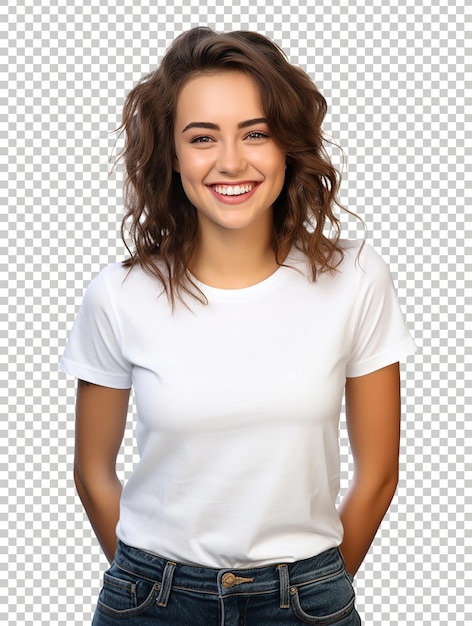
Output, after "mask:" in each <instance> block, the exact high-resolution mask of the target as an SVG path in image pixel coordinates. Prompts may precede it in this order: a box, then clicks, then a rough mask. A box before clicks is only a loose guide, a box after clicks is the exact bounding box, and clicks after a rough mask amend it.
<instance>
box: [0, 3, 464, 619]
mask: <svg viewBox="0 0 472 626" xmlns="http://www.w3.org/2000/svg"><path fill="white" fill-rule="evenodd" d="M208 4H209V6H205V3H199V2H197V1H196V0H191V1H190V2H189V1H186V0H175V1H174V0H172V1H170V0H167V3H166V2H165V0H158V1H157V2H149V3H147V4H146V3H144V2H142V1H141V0H135V1H134V2H128V1H127V0H118V1H117V2H114V3H113V2H110V1H108V2H107V1H106V0H82V1H81V2H77V3H74V2H71V1H69V2H68V1H66V0H43V1H42V2H39V1H37V0H16V1H15V2H13V1H11V2H8V3H7V4H5V3H2V7H1V15H2V30H3V36H4V41H5V45H4V48H3V51H2V52H3V55H4V60H3V65H2V72H3V83H2V87H3V88H4V89H5V93H4V96H3V98H2V116H3V117H2V137H3V138H5V143H2V158H3V164H4V167H3V168H2V172H5V176H4V178H3V179H2V180H3V181H5V184H4V185H3V186H2V189H4V190H5V192H4V194H3V196H2V198H3V199H4V203H3V206H4V207H5V209H4V210H2V222H3V223H4V227H3V228H2V229H1V235H2V237H3V240H4V244H3V246H2V250H1V253H2V255H3V259H2V278H1V290H2V304H1V332H2V339H3V340H4V341H2V352H1V354H2V370H1V371H2V382H3V383H4V384H3V385H2V395H1V399H2V409H3V410H2V420H1V424H2V443H1V454H2V456H1V469H2V500H1V502H2V509H1V511H2V517H1V524H2V527H1V528H2V530H1V542H2V543H1V546H2V549H1V552H2V555H4V556H3V557H2V558H3V563H6V564H7V571H5V569H6V568H5V567H2V575H1V579H2V606H1V607H0V622H1V623H5V624H9V625H10V624H11V625H13V624H15V625H16V624H18V625H21V624H29V625H31V624H35V625H38V624H48V625H51V624H61V625H65V624H67V625H68V626H70V625H72V624H77V625H79V624H87V623H89V622H90V618H91V615H92V611H93V607H94V604H95V601H96V596H97V593H98V590H99V587H100V584H101V575H102V571H103V569H104V568H105V567H106V560H105V558H104V556H103V555H102V554H101V552H100V549H99V547H98V544H97V541H96V540H95V538H94V536H93V533H92V531H91V528H90V526H89V523H88V521H87V519H86V517H85V514H84V512H83V509H82V506H81V504H80V502H79V500H78V497H77V496H76V494H75V489H74V485H73V481H72V459H73V445H74V443H73V428H74V417H73V413H74V395H75V383H74V381H73V380H69V379H66V377H65V376H64V375H62V374H59V372H58V368H57V363H58V360H59V357H60V354H61V353H62V350H63V348H64V345H65V342H66V337H67V333H68V331H69V330H70V327H71V325H72V322H73V320H74V317H75V314H76V311H77V308H78V306H79V304H80V302H81V299H82V295H83V291H84V288H85V286H86V285H87V284H88V283H89V281H90V280H91V278H92V277H93V276H94V275H96V274H97V273H98V272H99V270H100V269H101V268H102V267H104V266H105V265H107V264H109V263H111V262H114V261H116V260H119V259H121V258H123V256H124V249H123V246H122V244H121V243H120V241H119V223H120V219H121V211H122V203H121V181H120V176H119V175H117V176H113V177H111V178H109V177H108V170H109V166H110V163H109V159H110V157H111V156H112V155H113V153H114V150H115V148H114V138H113V137H112V136H111V135H110V134H109V132H110V131H112V130H113V129H114V128H115V127H116V126H117V124H118V122H119V120H120V115H121V107H122V104H123V100H124V96H125V94H126V92H127V91H128V90H129V89H130V88H131V87H132V86H133V85H134V84H135V83H136V81H137V80H138V79H139V78H140V77H141V76H142V75H143V74H144V73H147V71H148V70H150V69H151V68H153V67H155V66H156V64H157V63H158V62H159V59H160V58H161V56H162V53H163V51H164V50H165V48H166V47H167V45H168V44H169V43H170V42H171V40H172V39H173V38H174V37H175V36H176V35H177V34H179V33H180V32H182V31H183V30H187V29H188V28H190V27H192V26H196V25H198V24H202V25H210V26H212V27H214V28H215V29H216V30H220V31H224V30H233V29H239V28H244V29H250V30H258V31H260V32H262V33H265V34H267V35H269V36H270V37H272V38H273V39H275V40H276V41H277V42H278V43H279V44H280V45H281V46H282V47H283V48H284V49H285V50H286V51H287V53H288V55H289V57H290V59H291V60H292V62H294V63H296V64H300V65H301V66H303V67H304V68H305V69H307V70H308V71H309V73H310V74H311V75H312V76H313V78H314V79H315V82H316V83H317V85H318V86H319V87H320V89H321V90H322V92H323V93H324V95H325V97H326V98H327V101H328V103H329V114H328V117H327V121H326V130H327V131H328V132H329V134H330V135H331V136H332V137H333V138H334V139H335V140H337V141H338V142H339V143H340V144H341V145H342V146H343V148H344V150H345V152H346V155H347V166H346V169H345V174H344V184H343V192H342V200H343V202H344V203H345V204H346V205H347V206H348V207H349V208H350V209H351V210H354V211H357V212H358V213H360V214H361V215H362V216H363V217H364V218H365V220H366V222H367V224H368V226H369V231H370V241H371V243H373V245H374V247H375V248H376V249H377V250H378V251H379V252H380V253H381V254H382V256H383V257H384V258H385V260H386V261H387V262H388V263H389V264H390V268H391V270H392V273H393V275H394V278H395V280H396V285H397V289H398V294H399V298H400V301H401V304H402V307H403V311H404V314H405V316H406V319H407V322H408V325H409V327H410V329H411V330H412V333H413V335H414V337H415V339H416V341H417V343H418V345H419V348H420V349H419V351H418V353H417V354H416V356H415V357H410V358H409V359H408V360H407V362H406V363H405V364H403V366H402V372H403V390H404V419H403V443H402V478H401V483H400V486H399V489H398V492H397V495H396V498H395V500H394V503H393V505H392V507H391V509H390V512H389V514H388V516H387V518H386V519H385V521H384V522H383V524H382V527H381V530H380V531H379V533H378V536H377V538H376V540H375V542H374V544H373V546H372V548H371V550H370V553H369V554H368V556H367V558H366V560H365V564H364V565H363V567H362V569H361V571H360V572H359V574H358V576H357V592H358V607H359V612H360V613H361V614H362V615H363V618H364V623H365V624H368V625H382V626H386V625H388V624H391V625H409V624H415V625H416V626H417V625H419V624H425V625H426V624H427V625H431V624H434V625H444V626H446V625H448V626H450V625H451V624H466V623H467V622H468V623H472V607H471V597H472V589H471V578H472V576H471V569H472V559H471V552H472V528H471V526H472V521H471V493H470V486H471V482H472V481H471V475H470V471H471V452H472V442H471V425H470V421H469V423H467V420H468V418H469V420H470V400H471V393H470V388H471V383H470V379H469V381H468V385H467V384H466V380H467V378H466V372H467V371H468V372H469V373H470V369H471V368H470V365H471V358H470V353H471V348H470V341H471V326H470V310H469V313H468V318H467V315H466V288H467V280H468V288H469V289H470V287H471V284H470V279H471V275H470V268H471V266H470V263H471V257H470V239H469V242H468V245H469V247H468V248H467V236H469V238H470V221H471V217H470V194H469V195H468V196H467V195H466V193H465V189H466V184H465V181H466V160H465V155H466V146H465V138H466V136H467V131H468V132H469V135H468V136H469V141H470V136H471V135H470V132H471V123H470V121H471V120H470V110H471V109H469V118H468V119H467V118H466V95H467V94H466V78H467V76H466V71H467V65H466V56H465V55H466V46H465V38H466V32H467V30H469V35H470V22H471V13H472V9H471V5H470V2H466V3H465V4H467V5H468V6H467V7H465V6H464V3H461V2H449V3H447V2H445V1H444V0H439V1H438V0H436V1H435V2H434V3H430V2H427V1H426V0H416V1H415V0H402V1H401V2H399V1H398V0H391V1H390V2H386V1H385V0H382V1H379V0H370V1H366V2H354V1H353V0H349V1H348V0H329V2H328V1H327V0H323V1H319V2H318V1H317V2H314V1H313V0H298V2H297V1H296V0H295V1H294V0H291V1H290V0H275V1H273V2H267V5H266V6H264V5H263V4H262V3H260V2H257V3H256V2H254V1H252V0H240V1H238V0H235V1H234V2H230V1H229V0H218V1H216V2H215V1H213V2H212V1H211V0H210V1H209V2H208ZM431 4H433V5H434V6H430V5H431ZM468 62H469V71H470V63H471V59H470V57H469V59H468ZM468 79H469V81H470V79H471V76H470V73H469V75H468ZM469 87H470V82H469ZM468 96H469V102H468V103H469V107H470V104H471V101H470V91H469V93H468ZM468 155H469V169H468V172H467V173H468V179H467V180H468V189H469V191H470V180H471V179H470V155H471V149H470V143H469V147H468ZM333 158H334V159H335V161H336V162H339V159H340V157H339V154H338V153H336V152H335V153H334V154H333ZM467 204H468V210H467V209H466V205H467ZM467 222H469V224H468V225H467ZM345 224H346V234H347V235H348V236H352V237H360V236H362V232H361V231H359V230H358V229H357V226H356V223H355V222H354V221H353V220H351V219H346V220H345ZM467 227H468V228H469V230H468V231H467ZM467 254H468V255H469V256H467ZM467 263H468V264H469V265H468V266H467ZM467 272H469V274H468V275H467ZM469 296H470V291H469ZM467 324H469V326H467ZM466 334H467V336H468V341H469V347H468V354H466ZM132 417H133V416H132V411H130V425H129V428H128V429H127V433H126V438H125V442H124V446H123V451H122V455H121V457H120V470H121V473H122V476H123V477H125V476H126V475H127V474H128V473H129V471H130V469H131V467H132V465H133V462H134V460H135V450H134V447H133V440H132ZM341 437H342V445H343V458H344V463H343V488H345V486H346V481H347V476H348V471H349V461H348V457H347V438H346V434H345V430H344V428H343V430H342V432H341ZM467 472H469V474H467ZM467 490H469V491H467Z"/></svg>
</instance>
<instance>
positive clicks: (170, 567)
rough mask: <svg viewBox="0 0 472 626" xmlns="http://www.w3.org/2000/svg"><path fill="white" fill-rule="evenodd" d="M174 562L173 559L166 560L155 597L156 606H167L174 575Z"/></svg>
mask: <svg viewBox="0 0 472 626" xmlns="http://www.w3.org/2000/svg"><path fill="white" fill-rule="evenodd" d="M175 565H176V564H175V563H174V562H173V561H167V563H166V566H165V568H164V573H163V574H162V583H161V591H160V593H159V596H158V598H157V604H158V606H167V602H168V601H169V595H170V590H171V588H172V578H173V576H174V570H175Z"/></svg>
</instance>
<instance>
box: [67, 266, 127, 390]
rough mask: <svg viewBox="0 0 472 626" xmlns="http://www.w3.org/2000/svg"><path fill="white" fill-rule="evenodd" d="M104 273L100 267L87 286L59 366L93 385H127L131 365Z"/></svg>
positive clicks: (113, 386) (124, 387)
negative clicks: (127, 359) (124, 348)
mask: <svg viewBox="0 0 472 626" xmlns="http://www.w3.org/2000/svg"><path fill="white" fill-rule="evenodd" d="M107 274H108V272H107V270H104V271H103V272H102V273H101V274H99V275H98V276H97V277H96V278H95V279H94V280H93V281H92V282H91V283H90V285H89V286H88V288H87V290H86V292H85V295H84V299H83V302H82V305H81V307H80V309H79V312H78V314H77V317H76V320H75V322H74V325H73V327H72V330H71V332H70V335H69V340H68V342H67V345H66V349H65V351H64V354H63V356H62V358H61V361H60V364H59V369H60V370H61V371H63V372H65V373H67V374H70V375H72V376H75V377H76V378H78V379H80V380H85V381H87V382H91V383H95V384H97V385H103V386H104V387H112V388H117V389H128V388H130V387H131V371H132V367H131V364H130V363H129V362H127V361H126V359H125V358H124V357H123V353H122V349H121V345H122V342H121V336H120V331H119V324H118V320H117V317H116V314H115V311H114V308H113V303H112V298H111V296H110V286H109V285H108V281H107Z"/></svg>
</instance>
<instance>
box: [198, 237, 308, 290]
mask: <svg viewBox="0 0 472 626" xmlns="http://www.w3.org/2000/svg"><path fill="white" fill-rule="evenodd" d="M295 260H296V259H295V255H294V254H293V248H292V250H290V252H289V253H288V255H287V257H286V259H285V261H284V265H280V266H279V267H278V268H277V269H276V270H275V272H273V273H272V274H270V276H267V278H264V279H263V280H261V281H259V282H258V283H255V284H254V285H249V286H248V287H236V288H234V289H232V288H229V289H226V288H222V287H212V286H211V285H207V284H206V283H203V282H202V281H200V280H199V279H198V278H197V277H196V276H194V275H193V274H192V273H191V272H190V271H189V274H190V276H191V277H192V280H193V281H195V284H196V285H197V287H198V288H199V289H200V290H201V291H202V292H203V293H204V294H205V296H207V297H208V298H209V299H211V300H242V299H246V298H252V297H257V296H259V295H261V294H263V293H266V292H268V291H271V290H272V289H274V288H275V287H276V286H277V285H279V284H280V283H281V282H282V281H284V280H285V279H286V278H287V276H288V275H289V274H290V273H291V272H293V268H292V267H287V265H290V263H294V262H295Z"/></svg>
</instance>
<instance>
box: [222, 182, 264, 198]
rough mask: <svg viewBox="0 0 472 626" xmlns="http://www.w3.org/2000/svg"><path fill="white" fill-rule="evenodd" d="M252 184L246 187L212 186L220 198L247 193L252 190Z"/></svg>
mask: <svg viewBox="0 0 472 626" xmlns="http://www.w3.org/2000/svg"><path fill="white" fill-rule="evenodd" d="M254 186H255V185H254V184H253V183H249V184H248V185H234V186H230V185H212V187H213V189H214V190H215V191H216V193H220V194H221V195H222V196H240V195H242V194H243V193H249V192H250V191H252V189H253V188H254Z"/></svg>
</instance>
